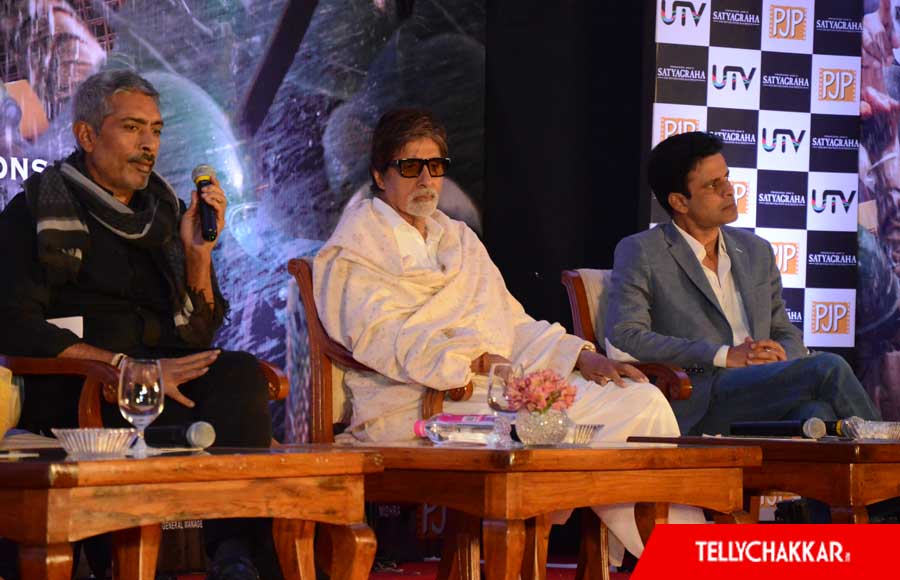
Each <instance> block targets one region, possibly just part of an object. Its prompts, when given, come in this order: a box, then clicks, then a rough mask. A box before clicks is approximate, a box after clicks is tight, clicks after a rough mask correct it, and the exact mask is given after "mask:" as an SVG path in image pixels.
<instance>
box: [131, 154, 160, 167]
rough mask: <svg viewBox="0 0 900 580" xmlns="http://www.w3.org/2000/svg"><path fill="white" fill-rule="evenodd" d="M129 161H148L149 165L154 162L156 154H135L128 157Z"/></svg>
mask: <svg viewBox="0 0 900 580" xmlns="http://www.w3.org/2000/svg"><path fill="white" fill-rule="evenodd" d="M128 162H129V163H149V164H150V165H155V164H156V156H154V155H146V154H143V155H135V156H134V157H129V158H128Z"/></svg>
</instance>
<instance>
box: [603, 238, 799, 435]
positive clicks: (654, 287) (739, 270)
mask: <svg viewBox="0 0 900 580" xmlns="http://www.w3.org/2000/svg"><path fill="white" fill-rule="evenodd" d="M721 231H722V236H723V238H724V240H725V249H726V251H727V252H728V256H729V258H731V268H732V275H733V276H734V282H735V286H736V287H737V290H738V292H740V295H741V299H742V300H743V302H744V308H745V310H746V314H747V321H748V324H749V330H750V333H751V334H752V336H753V338H754V339H757V340H760V339H764V338H769V339H772V340H775V341H777V342H779V343H780V344H781V345H782V346H783V347H784V350H785V352H786V353H787V356H788V358H789V359H795V358H799V357H801V356H804V355H805V354H806V347H804V346H803V335H802V333H801V332H800V330H798V329H797V328H796V327H795V326H794V325H793V324H791V323H790V321H788V317H787V313H786V312H785V311H784V301H783V300H782V298H781V273H780V272H779V271H778V268H777V266H776V264H775V257H774V254H773V252H772V247H771V246H770V245H769V242H767V241H766V240H764V239H762V238H760V237H759V236H757V235H755V234H752V233H750V232H747V231H744V230H740V229H736V228H729V227H722V230H721ZM702 268H703V267H702V266H701V265H700V262H699V261H698V260H697V258H696V256H695V255H694V253H693V252H692V251H691V248H690V246H689V245H688V243H687V242H686V241H685V240H684V238H683V237H682V236H681V234H680V233H679V232H678V230H676V229H675V226H674V225H672V224H671V223H666V224H662V225H660V226H657V227H655V228H653V229H652V230H648V231H646V232H641V233H638V234H635V235H633V236H629V237H627V238H625V239H623V240H622V241H621V242H619V244H618V246H616V256H615V265H614V267H613V272H612V283H611V285H610V294H609V310H608V313H607V318H606V336H607V338H608V340H609V341H610V342H611V343H612V344H613V346H615V347H616V348H618V349H620V350H623V351H625V352H627V353H628V354H630V355H632V356H634V357H635V358H637V359H638V360H640V361H644V362H650V361H663V362H670V363H674V364H677V365H680V366H683V367H685V368H686V369H687V370H688V372H689V373H690V374H692V383H693V385H694V390H693V393H692V395H691V397H690V399H688V400H686V401H674V402H673V404H672V408H673V409H674V410H675V414H676V416H677V417H678V423H679V425H680V426H681V429H682V432H686V431H687V430H689V429H690V428H691V427H693V426H694V425H695V424H696V423H697V422H698V421H699V420H700V419H701V418H702V417H703V415H704V414H706V411H707V409H708V407H709V401H710V392H711V390H712V385H713V383H714V382H715V379H716V376H717V375H718V374H719V373H720V372H721V371H722V370H724V369H721V368H719V367H715V366H714V365H713V358H714V357H715V355H716V351H718V350H719V348H720V347H721V346H722V345H723V344H728V345H730V344H731V343H732V332H731V326H730V325H729V324H728V320H727V319H726V318H725V314H724V313H723V312H722V309H721V308H720V306H719V302H718V300H717V299H716V296H715V294H714V293H713V290H712V287H711V286H710V285H709V281H708V280H707V279H706V275H705V274H704V273H703V269H702Z"/></svg>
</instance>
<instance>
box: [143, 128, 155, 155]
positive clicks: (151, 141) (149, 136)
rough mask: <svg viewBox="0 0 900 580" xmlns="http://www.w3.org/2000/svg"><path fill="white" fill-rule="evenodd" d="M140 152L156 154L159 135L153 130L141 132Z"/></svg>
mask: <svg viewBox="0 0 900 580" xmlns="http://www.w3.org/2000/svg"><path fill="white" fill-rule="evenodd" d="M140 145H141V151H144V152H149V153H156V151H157V150H158V149H159V135H157V134H156V133H154V132H153V130H152V129H151V130H145V131H141V143H140Z"/></svg>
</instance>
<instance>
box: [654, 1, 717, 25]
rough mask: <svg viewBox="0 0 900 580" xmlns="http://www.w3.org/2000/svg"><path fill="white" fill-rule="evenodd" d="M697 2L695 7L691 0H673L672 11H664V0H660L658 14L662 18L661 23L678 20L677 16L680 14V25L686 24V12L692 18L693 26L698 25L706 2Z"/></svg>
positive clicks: (672, 22) (670, 23)
mask: <svg viewBox="0 0 900 580" xmlns="http://www.w3.org/2000/svg"><path fill="white" fill-rule="evenodd" d="M698 4H700V8H699V9H698V8H696V7H695V5H694V3H693V2H687V1H685V0H675V2H672V11H671V12H669V13H666V0H662V5H661V6H660V15H659V16H660V18H662V21H663V24H666V25H672V24H674V23H675V21H676V20H678V16H679V15H680V16H681V25H682V26H687V17H688V14H690V15H691V18H692V19H693V20H694V26H699V25H700V18H701V17H702V16H703V11H704V10H706V2H699V3H698Z"/></svg>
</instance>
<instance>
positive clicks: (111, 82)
mask: <svg viewBox="0 0 900 580" xmlns="http://www.w3.org/2000/svg"><path fill="white" fill-rule="evenodd" d="M123 92H124V93H132V92H138V93H143V94H145V95H147V96H148V97H152V98H153V100H154V101H156V105H157V106H159V92H157V90H156V89H155V88H154V87H153V85H152V84H150V81H148V80H147V79H145V78H144V77H142V76H140V75H138V74H137V73H135V72H132V71H130V70H108V71H103V72H99V73H97V74H94V75H91V76H89V77H88V78H87V79H85V81H84V82H83V83H81V86H79V87H78V91H77V92H76V93H75V99H74V103H73V105H72V106H73V108H74V111H73V113H74V114H73V122H75V123H77V122H78V121H84V122H85V123H87V124H88V125H90V126H91V127H93V128H94V131H97V132H98V133H99V132H100V126H101V125H102V124H103V119H105V118H106V117H107V116H108V115H109V114H110V113H111V112H112V106H111V105H110V102H109V99H110V98H111V97H112V96H113V95H115V94H116V93H123Z"/></svg>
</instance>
